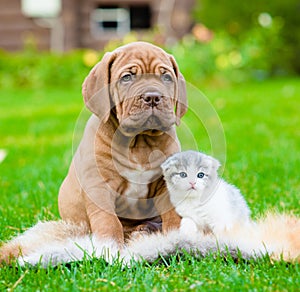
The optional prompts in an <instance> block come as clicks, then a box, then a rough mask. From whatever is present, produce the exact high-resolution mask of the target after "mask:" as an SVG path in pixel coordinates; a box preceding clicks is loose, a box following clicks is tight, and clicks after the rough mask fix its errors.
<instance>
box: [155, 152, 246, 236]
mask: <svg viewBox="0 0 300 292" xmlns="http://www.w3.org/2000/svg"><path fill="white" fill-rule="evenodd" d="M219 166H220V163H219V161H218V160H216V159H215V158H213V157H211V156H208V155H206V154H203V153H200V152H196V151H192V150H189V151H184V152H179V153H176V154H174V155H172V156H171V157H169V158H168V159H167V160H166V161H165V162H164V163H163V164H162V165H161V168H162V170H163V175H164V179H165V181H166V184H167V188H168V191H169V193H170V199H171V202H172V204H173V205H174V207H175V209H176V212H177V213H178V214H179V215H180V216H181V217H182V220H181V226H180V231H182V232H185V233H190V232H196V231H197V230H201V231H203V232H204V233H207V232H213V233H214V234H220V233H222V232H223V231H227V230H230V229H231V228H233V227H234V226H235V224H237V223H238V224H242V223H249V221H250V210H249V207H248V205H247V203H246V201H245V199H244V197H243V196H242V194H241V193H240V191H239V190H238V189H237V188H236V187H235V186H233V185H230V184H228V183H227V182H226V181H224V180H223V179H221V178H219V177H218V173H217V170H218V168H219Z"/></svg>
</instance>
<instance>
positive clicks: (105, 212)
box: [86, 197, 124, 245]
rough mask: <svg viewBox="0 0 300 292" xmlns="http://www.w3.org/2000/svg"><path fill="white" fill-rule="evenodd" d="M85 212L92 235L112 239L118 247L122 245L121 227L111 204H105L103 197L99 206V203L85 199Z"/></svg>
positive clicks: (122, 234)
mask: <svg viewBox="0 0 300 292" xmlns="http://www.w3.org/2000/svg"><path fill="white" fill-rule="evenodd" d="M86 210H87V215H88V218H89V222H90V226H91V231H92V232H93V233H94V234H96V235H97V236H98V237H99V238H106V239H113V240H115V241H116V242H117V243H118V244H120V245H122V244H123V243H124V233H123V226H122V224H121V222H120V220H119V218H118V217H117V215H116V214H115V211H114V207H113V206H112V205H111V202H107V200H105V197H104V198H101V205H100V204H99V202H98V203H97V202H93V200H91V199H90V198H86Z"/></svg>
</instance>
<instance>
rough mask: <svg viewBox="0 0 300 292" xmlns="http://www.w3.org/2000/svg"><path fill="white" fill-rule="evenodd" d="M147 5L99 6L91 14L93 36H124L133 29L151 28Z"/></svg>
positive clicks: (149, 11)
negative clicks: (108, 34) (112, 34)
mask: <svg viewBox="0 0 300 292" xmlns="http://www.w3.org/2000/svg"><path fill="white" fill-rule="evenodd" d="M151 16H152V15H151V9H150V6H149V5H128V6H124V7H123V6H122V7H121V6H99V7H98V8H96V9H95V10H94V11H93V12H92V14H91V27H92V34H93V35H94V36H103V35H104V34H106V33H110V34H111V33H115V34H117V35H120V36H122V35H124V34H126V33H128V32H129V31H130V30H133V29H148V28H151Z"/></svg>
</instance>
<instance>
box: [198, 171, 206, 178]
mask: <svg viewBox="0 0 300 292" xmlns="http://www.w3.org/2000/svg"><path fill="white" fill-rule="evenodd" d="M204 176H205V174H204V172H199V173H198V174H197V177H199V178H203V177H204Z"/></svg>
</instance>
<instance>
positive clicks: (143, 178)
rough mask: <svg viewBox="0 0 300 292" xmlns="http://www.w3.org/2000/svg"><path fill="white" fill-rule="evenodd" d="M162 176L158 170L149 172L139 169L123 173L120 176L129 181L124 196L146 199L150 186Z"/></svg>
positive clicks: (127, 170)
mask: <svg viewBox="0 0 300 292" xmlns="http://www.w3.org/2000/svg"><path fill="white" fill-rule="evenodd" d="M160 174H161V172H160V169H158V168H155V169H149V170H144V169H143V168H137V169H126V170H124V171H122V172H121V173H120V175H121V176H122V177H123V178H125V179H126V181H127V187H126V189H125V190H124V192H123V193H122V195H123V196H126V197H127V198H132V199H141V198H146V197H147V196H148V193H149V184H150V183H151V182H153V181H155V180H156V179H157V178H158V177H159V176H160Z"/></svg>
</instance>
